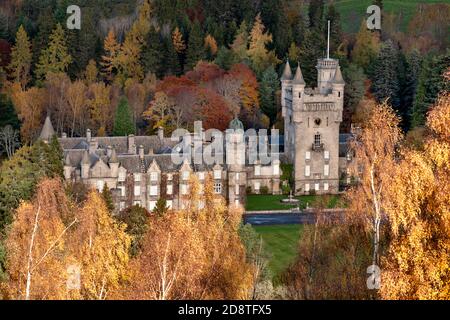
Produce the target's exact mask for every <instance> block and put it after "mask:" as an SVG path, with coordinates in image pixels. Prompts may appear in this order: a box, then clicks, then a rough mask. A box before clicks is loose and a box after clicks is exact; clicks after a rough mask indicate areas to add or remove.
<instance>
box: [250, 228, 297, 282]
mask: <svg viewBox="0 0 450 320" xmlns="http://www.w3.org/2000/svg"><path fill="white" fill-rule="evenodd" d="M253 228H255V230H256V232H257V233H258V234H259V235H261V237H262V239H263V241H264V247H265V249H266V250H267V252H268V253H269V254H270V261H269V268H270V270H271V271H272V274H273V276H274V279H276V277H277V276H279V275H280V274H281V273H282V272H283V271H284V270H285V269H286V268H287V267H288V266H289V264H290V263H291V262H293V261H294V259H295V257H296V255H297V244H298V241H299V238H300V232H301V230H302V229H303V225H300V224H290V225H277V226H254V227H253Z"/></svg>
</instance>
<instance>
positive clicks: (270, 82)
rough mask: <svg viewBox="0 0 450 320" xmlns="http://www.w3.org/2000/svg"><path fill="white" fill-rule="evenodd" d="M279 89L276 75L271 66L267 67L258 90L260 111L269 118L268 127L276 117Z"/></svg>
mask: <svg viewBox="0 0 450 320" xmlns="http://www.w3.org/2000/svg"><path fill="white" fill-rule="evenodd" d="M278 87H279V80H278V75H277V73H276V72H275V68H274V67H273V66H269V67H268V68H267V69H266V70H265V71H264V73H263V75H262V78H261V84H260V88H259V93H260V97H261V98H260V103H261V110H262V111H263V112H264V113H265V114H266V115H267V116H268V117H269V119H270V126H272V124H273V123H274V122H275V120H276V117H277V113H278V110H277V103H276V92H277V90H278Z"/></svg>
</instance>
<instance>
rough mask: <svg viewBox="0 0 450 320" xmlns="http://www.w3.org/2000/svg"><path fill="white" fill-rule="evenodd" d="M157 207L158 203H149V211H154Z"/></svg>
mask: <svg viewBox="0 0 450 320" xmlns="http://www.w3.org/2000/svg"><path fill="white" fill-rule="evenodd" d="M155 207H156V201H149V202H148V210H150V211H153V209H155Z"/></svg>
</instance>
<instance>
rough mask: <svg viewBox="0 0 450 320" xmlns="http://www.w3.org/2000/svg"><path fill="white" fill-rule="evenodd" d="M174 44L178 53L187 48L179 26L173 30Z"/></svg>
mask: <svg viewBox="0 0 450 320" xmlns="http://www.w3.org/2000/svg"><path fill="white" fill-rule="evenodd" d="M172 44H173V46H174V48H175V51H176V52H177V53H183V52H184V50H186V44H185V43H184V40H183V35H182V34H181V32H180V29H178V27H176V28H175V30H173V32H172Z"/></svg>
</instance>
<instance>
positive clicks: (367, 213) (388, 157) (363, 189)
mask: <svg viewBox="0 0 450 320" xmlns="http://www.w3.org/2000/svg"><path fill="white" fill-rule="evenodd" d="M398 125H399V118H398V117H397V116H396V115H395V113H394V111H393V110H392V108H391V107H389V106H388V104H387V103H386V102H384V103H383V104H381V105H376V106H375V107H374V108H372V109H371V110H370V111H369V115H368V118H367V121H366V122H365V123H363V124H362V129H361V132H360V133H359V134H358V135H357V136H356V138H355V140H354V141H352V142H351V150H352V152H353V156H354V159H355V161H354V162H353V165H352V167H351V174H352V175H353V176H354V177H357V179H358V184H357V185H356V186H355V187H353V188H351V189H350V190H349V191H348V193H347V197H348V198H349V200H350V208H349V209H350V212H351V213H352V214H353V215H354V219H357V220H359V221H361V222H362V224H363V225H364V226H365V227H366V230H367V232H368V233H371V234H372V243H373V246H372V248H373V254H372V256H373V257H372V265H376V266H379V265H380V261H379V257H380V245H381V243H380V241H381V231H382V230H381V221H382V219H385V217H386V212H385V208H386V199H387V198H388V193H389V189H388V186H389V181H390V178H391V176H392V170H393V168H394V166H395V160H394V154H395V150H396V147H397V144H398V143H399V142H400V140H401V139H402V134H401V130H400V128H399V127H398Z"/></svg>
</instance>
